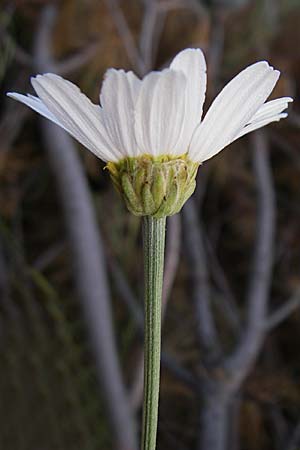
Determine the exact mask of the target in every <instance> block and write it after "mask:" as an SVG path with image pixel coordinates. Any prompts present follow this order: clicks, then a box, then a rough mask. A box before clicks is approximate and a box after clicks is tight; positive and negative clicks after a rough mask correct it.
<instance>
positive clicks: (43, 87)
mask: <svg viewBox="0 0 300 450" xmlns="http://www.w3.org/2000/svg"><path fill="white" fill-rule="evenodd" d="M279 75H280V74H279V71H277V70H274V69H273V67H271V66H269V64H268V63H267V62H266V61H261V62H257V63H255V64H252V65H251V66H249V67H247V68H246V69H244V70H243V71H242V72H240V73H239V74H238V75H237V76H236V77H235V78H233V80H231V81H230V82H229V83H228V84H227V85H226V86H225V87H224V89H223V90H222V91H221V92H220V94H219V95H218V96H217V97H216V99H215V100H214V101H213V103H212V105H211V106H210V108H209V110H208V112H207V114H206V115H205V117H204V119H203V120H202V110H203V103H204V99H205V91H206V63H205V59H204V55H203V53H202V51H201V50H200V49H186V50H183V51H182V52H180V53H179V54H178V55H177V56H176V57H175V58H174V59H173V61H172V63H171V65H170V67H169V68H168V69H164V70H162V71H158V72H150V73H149V74H148V75H146V76H145V77H144V78H143V79H142V80H140V79H139V78H138V77H137V76H136V75H135V74H134V73H133V72H125V71H123V70H115V69H109V70H108V71H107V72H106V75H105V77H104V82H103V85H102V89H101V94H100V105H95V104H93V103H92V102H91V101H90V100H89V99H88V98H87V97H86V96H85V95H84V94H83V93H82V92H81V91H80V90H79V88H78V87H77V86H75V85H74V84H72V83H71V82H69V81H66V80H64V79H63V78H61V77H60V76H57V75H54V74H51V73H47V74H44V75H37V76H36V77H33V78H32V79H31V83H32V86H33V88H34V90H35V91H36V93H37V95H38V97H34V96H32V95H27V96H25V95H21V94H17V93H8V95H9V96H10V97H12V98H14V99H16V100H18V101H20V102H22V103H25V104H26V105H27V106H29V107H30V108H32V109H34V110H35V111H37V112H38V113H40V114H41V115H42V116H44V117H46V118H48V119H49V120H51V121H52V122H54V123H56V124H57V125H59V126H61V127H62V128H64V129H65V130H66V131H67V132H68V133H69V134H71V136H73V137H74V138H75V139H77V140H78V141H79V142H80V143H81V144H83V145H84V146H85V147H87V148H88V149H89V150H91V151H92V152H93V153H94V154H95V155H96V156H98V157H99V158H100V159H102V160H103V161H105V162H107V163H108V169H109V170H110V173H111V175H112V178H113V180H114V182H115V184H116V186H117V187H118V189H119V190H120V191H121V192H122V193H123V194H124V191H127V194H126V193H125V199H126V202H127V205H128V206H129V208H130V209H131V210H132V211H133V212H135V213H136V214H140V215H144V214H151V215H155V214H159V215H170V214H174V213H175V212H177V211H178V210H180V208H181V206H182V204H183V203H182V202H184V201H186V199H187V198H186V192H187V191H188V193H189V195H191V193H192V192H193V190H194V187H195V176H196V172H197V170H195V167H196V168H197V167H198V165H199V164H201V163H202V162H204V161H205V160H207V159H209V158H211V157H212V156H214V155H216V154H217V153H219V152H220V151H221V150H222V149H223V148H224V147H226V146H227V145H229V144H230V143H231V142H233V141H234V140H236V139H238V138H239V137H241V136H243V135H244V134H247V133H249V132H250V131H253V130H255V129H257V128H260V127H262V126H265V125H267V124H269V123H271V122H274V121H278V120H280V119H281V118H284V117H286V116H287V114H286V113H284V112H283V111H284V110H285V109H286V108H287V106H288V103H289V102H291V101H292V99H291V98H290V97H283V98H279V99H276V100H272V101H269V102H267V103H265V101H266V99H267V98H268V97H269V95H270V94H271V92H272V90H273V88H274V86H275V84H276V82H277V80H278V78H279ZM153 165H154V166H153ZM162 165H164V167H165V170H164V171H162V173H161V180H160V182H158V179H157V177H158V172H159V171H158V167H159V166H162ZM130 170H131V171H134V173H133V172H132V173H130ZM128 171H129V172H128ZM124 174H125V175H126V176H124ZM125 178H127V181H124V180H125ZM174 179H175V191H176V195H175V193H174V192H173V191H174ZM178 179H180V180H181V181H180V183H179V182H178ZM176 180H177V181H176ZM124 183H125V184H126V187H125V185H124ZM128 183H129V184H128ZM155 184H161V187H160V188H159V189H158V188H157V186H156V187H155ZM145 185H147V186H148V187H147V190H148V191H149V192H150V194H151V195H150V197H149V198H148V197H147V195H146V197H147V199H148V200H145V199H144V200H143V189H144V188H145ZM157 189H158V190H159V196H158V197H157V198H156V199H155V198H154V197H155V195H156V194H154V192H155V190H157ZM129 191H130V192H131V194H133V193H134V195H133V196H132V195H131V199H129V197H128V195H130V194H129ZM171 191H172V192H173V194H172V195H173V196H175V199H176V201H174V202H173V203H174V205H175V204H176V206H174V207H173V208H172V207H170V202H169V203H168V208H164V207H163V204H164V202H166V201H167V200H170V199H169V196H170V192H171ZM183 191H184V192H183ZM149 192H148V194H149ZM135 197H136V198H135ZM158 198H160V199H162V200H160V201H155V200H157V199H158ZM145 201H146V203H147V207H146V208H145ZM132 202H134V204H132ZM135 202H138V203H136V204H135ZM151 205H152V206H151ZM158 211H160V212H159V213H158ZM166 211H167V214H165V212H166Z"/></svg>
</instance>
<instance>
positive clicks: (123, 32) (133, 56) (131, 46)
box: [105, 0, 145, 75]
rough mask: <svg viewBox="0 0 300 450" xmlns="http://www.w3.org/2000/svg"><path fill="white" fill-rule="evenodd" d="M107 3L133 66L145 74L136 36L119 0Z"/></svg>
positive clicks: (110, 0)
mask: <svg viewBox="0 0 300 450" xmlns="http://www.w3.org/2000/svg"><path fill="white" fill-rule="evenodd" d="M105 3H106V6H107V8H108V10H109V12H110V15H111V17H112V19H113V21H114V23H115V26H116V28H117V31H118V33H119V36H120V38H121V40H122V42H123V45H124V47H125V50H126V53H127V56H128V58H129V61H130V63H131V65H132V67H133V68H134V69H135V70H136V71H137V73H138V74H139V75H143V74H144V73H145V65H144V61H143V60H142V58H141V56H140V54H139V52H138V49H137V46H136V44H135V41H134V37H133V35H132V33H131V30H130V28H129V25H128V23H127V20H126V18H125V16H124V13H123V11H122V9H121V7H120V4H119V1H118V0H105Z"/></svg>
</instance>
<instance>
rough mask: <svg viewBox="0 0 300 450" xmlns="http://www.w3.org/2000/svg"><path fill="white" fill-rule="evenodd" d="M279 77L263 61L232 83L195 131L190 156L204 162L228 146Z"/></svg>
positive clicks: (218, 97)
mask: <svg viewBox="0 0 300 450" xmlns="http://www.w3.org/2000/svg"><path fill="white" fill-rule="evenodd" d="M278 78H279V72H278V71H277V70H274V69H273V68H272V67H270V66H269V65H268V63H267V62H265V61H261V62H258V63H256V64H253V65H251V66H249V67H247V68H246V69H244V70H243V71H242V72H240V73H239V74H238V75H237V76H236V77H235V78H234V79H233V80H231V81H230V82H229V83H228V84H227V85H226V86H225V87H224V89H223V90H222V91H221V92H220V94H219V95H218V96H217V98H216V99H215V100H214V102H213V104H212V105H211V107H210V108H209V110H208V112H207V114H206V116H205V118H204V120H203V122H202V123H201V124H200V125H199V127H198V128H197V129H196V131H195V134H194V136H193V139H192V143H191V147H190V151H189V154H190V157H191V158H192V159H193V160H195V161H200V162H203V161H205V160H206V159H209V158H211V157H212V156H214V155H215V154H216V153H218V152H219V151H221V150H222V149H223V148H224V147H225V146H226V145H228V144H229V143H230V142H231V141H232V140H233V139H234V137H235V136H236V135H237V134H238V133H239V131H240V130H241V129H242V128H243V127H244V126H245V125H246V124H247V123H249V120H250V119H251V117H253V115H254V114H255V113H256V112H257V110H258V109H259V107H260V106H261V105H262V104H263V103H264V102H265V100H266V99H267V97H268V96H269V95H270V93H271V92H272V90H273V88H274V86H275V84H276V82H277V80H278Z"/></svg>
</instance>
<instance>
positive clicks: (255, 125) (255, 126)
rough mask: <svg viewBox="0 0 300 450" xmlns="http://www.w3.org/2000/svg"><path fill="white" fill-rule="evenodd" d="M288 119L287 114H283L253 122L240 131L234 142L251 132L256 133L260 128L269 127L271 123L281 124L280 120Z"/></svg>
mask: <svg viewBox="0 0 300 450" xmlns="http://www.w3.org/2000/svg"><path fill="white" fill-rule="evenodd" d="M286 117H287V113H281V114H276V115H275V116H271V117H268V118H263V119H260V120H256V121H255V122H251V123H250V124H249V125H246V126H245V127H244V128H243V129H242V131H240V132H239V133H238V135H237V136H236V137H235V138H234V139H233V141H235V140H236V139H239V138H240V137H242V136H244V135H245V134H248V133H250V132H251V131H254V130H257V129H258V128H261V127H264V126H266V125H269V123H271V122H279V120H280V119H285V118H286Z"/></svg>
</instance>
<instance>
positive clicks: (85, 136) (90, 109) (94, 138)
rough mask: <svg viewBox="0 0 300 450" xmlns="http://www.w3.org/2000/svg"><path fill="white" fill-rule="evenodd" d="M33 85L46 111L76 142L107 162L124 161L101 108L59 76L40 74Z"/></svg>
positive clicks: (33, 79) (33, 80)
mask: <svg viewBox="0 0 300 450" xmlns="http://www.w3.org/2000/svg"><path fill="white" fill-rule="evenodd" d="M31 83H32V85H33V87H34V89H35V91H36V93H37V94H38V96H39V97H40V99H41V100H42V102H43V103H44V104H45V106H46V107H47V109H48V110H49V111H50V112H51V113H52V114H53V115H54V116H55V117H56V119H57V121H58V122H59V124H61V126H62V127H63V128H64V129H66V130H67V131H68V132H69V133H70V134H71V135H72V136H73V137H75V139H77V140H78V141H79V142H81V143H82V144H83V145H84V146H85V147H87V148H88V149H89V150H91V151H92V152H93V153H95V155H97V156H98V157H100V158H101V159H103V160H104V161H116V160H118V159H120V158H121V154H120V153H119V152H117V151H116V150H115V149H114V148H113V146H112V144H111V142H110V140H109V137H108V136H107V134H106V131H105V129H104V126H103V124H102V115H101V108H100V106H98V105H94V104H93V103H92V102H91V101H90V100H89V99H88V98H87V97H86V96H85V95H84V94H83V93H82V92H81V91H80V89H79V88H78V87H77V86H75V85H74V84H73V83H71V82H69V81H67V80H64V79H63V78H61V77H59V76H58V75H54V74H50V73H49V74H45V75H38V76H37V77H36V78H32V79H31Z"/></svg>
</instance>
